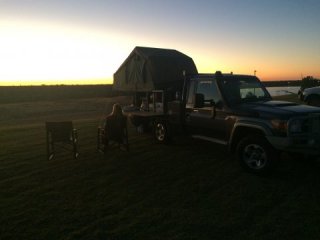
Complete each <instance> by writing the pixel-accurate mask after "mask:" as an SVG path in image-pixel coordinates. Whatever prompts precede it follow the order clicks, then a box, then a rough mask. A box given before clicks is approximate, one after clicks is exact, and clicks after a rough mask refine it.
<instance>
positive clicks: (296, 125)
mask: <svg viewBox="0 0 320 240" xmlns="http://www.w3.org/2000/svg"><path fill="white" fill-rule="evenodd" d="M289 132H290V133H301V132H302V121H301V120H300V119H293V120H291V121H290V122H289Z"/></svg>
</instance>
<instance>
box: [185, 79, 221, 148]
mask: <svg viewBox="0 0 320 240" xmlns="http://www.w3.org/2000/svg"><path fill="white" fill-rule="evenodd" d="M196 95H198V96H199V95H200V96H201V98H203V100H204V101H203V105H198V106H197V103H196V102H195V101H196V97H195V96H196ZM221 99H222V98H221V95H220V92H219V91H218V86H217V83H216V81H215V79H194V80H191V82H190V85H189V92H188V96H187V103H186V126H187V128H188V130H189V132H190V133H191V134H192V135H193V137H195V138H202V139H205V140H209V141H213V142H218V143H223V144H226V138H227V135H226V121H225V116H226V115H225V112H224V111H223V104H222V100H221Z"/></svg>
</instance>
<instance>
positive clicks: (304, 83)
mask: <svg viewBox="0 0 320 240" xmlns="http://www.w3.org/2000/svg"><path fill="white" fill-rule="evenodd" d="M319 85H320V79H316V78H314V77H312V76H307V77H304V78H303V79H302V80H301V90H303V89H305V88H310V87H316V86H319Z"/></svg>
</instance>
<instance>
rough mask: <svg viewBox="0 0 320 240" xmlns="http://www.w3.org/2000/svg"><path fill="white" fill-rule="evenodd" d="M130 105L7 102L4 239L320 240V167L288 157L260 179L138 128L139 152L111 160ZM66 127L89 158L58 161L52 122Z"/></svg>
mask: <svg viewBox="0 0 320 240" xmlns="http://www.w3.org/2000/svg"><path fill="white" fill-rule="evenodd" d="M280 98H281V97H280ZM282 98H286V99H289V100H296V99H297V98H296V96H293V97H292V96H286V97H282ZM126 101H127V99H126V98H124V97H117V98H89V99H69V100H56V101H37V102H22V103H7V104H0V113H1V115H0V144H1V145H0V239H1V240H3V239H23V240H25V239H120V240H121V239H319V237H320V175H319V170H320V164H319V162H317V161H306V160H304V161H299V160H293V159H290V157H288V156H286V155H284V156H283V157H282V160H281V162H280V163H279V166H278V168H277V170H276V171H275V172H274V173H273V174H272V175H271V176H268V177H257V176H254V175H250V174H247V173H245V172H243V171H242V170H241V169H240V167H239V166H238V164H237V162H235V161H234V160H232V156H230V155H229V154H227V150H226V148H224V147H221V146H219V145H213V144H209V143H206V142H199V141H195V140H191V139H188V138H182V137H181V138H179V139H176V140H175V141H174V143H173V144H172V145H159V144H156V143H154V141H153V139H152V137H151V136H148V135H139V134H138V133H136V131H135V129H134V128H133V127H131V126H130V128H129V141H130V144H131V145H130V153H127V152H123V151H120V150H118V149H114V151H111V152H109V153H108V154H107V155H106V156H103V155H101V154H99V153H97V151H96V130H97V126H98V125H99V123H100V122H101V119H102V117H103V116H104V115H105V114H107V113H109V111H110V109H111V105H112V103H113V102H120V103H125V102H126ZM64 119H67V120H73V122H74V125H75V127H76V128H78V129H79V130H78V134H79V151H80V157H79V159H77V160H74V159H72V156H71V155H69V154H67V153H61V154H59V155H58V156H57V157H56V158H55V159H54V160H51V161H48V160H46V147H45V146H46V142H45V128H44V123H45V121H46V120H64Z"/></svg>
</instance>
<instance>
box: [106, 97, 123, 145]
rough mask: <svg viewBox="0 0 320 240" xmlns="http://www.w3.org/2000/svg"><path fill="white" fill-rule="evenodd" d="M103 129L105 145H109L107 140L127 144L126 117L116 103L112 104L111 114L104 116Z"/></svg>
mask: <svg viewBox="0 0 320 240" xmlns="http://www.w3.org/2000/svg"><path fill="white" fill-rule="evenodd" d="M104 130H105V144H106V146H108V145H109V141H114V142H117V143H119V144H122V145H125V146H126V145H127V144H128V133H127V117H126V116H125V115H123V113H122V108H121V106H120V105H119V104H118V103H116V104H114V105H113V108H112V112H111V114H109V115H108V116H107V117H106V121H105V128H104Z"/></svg>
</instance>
